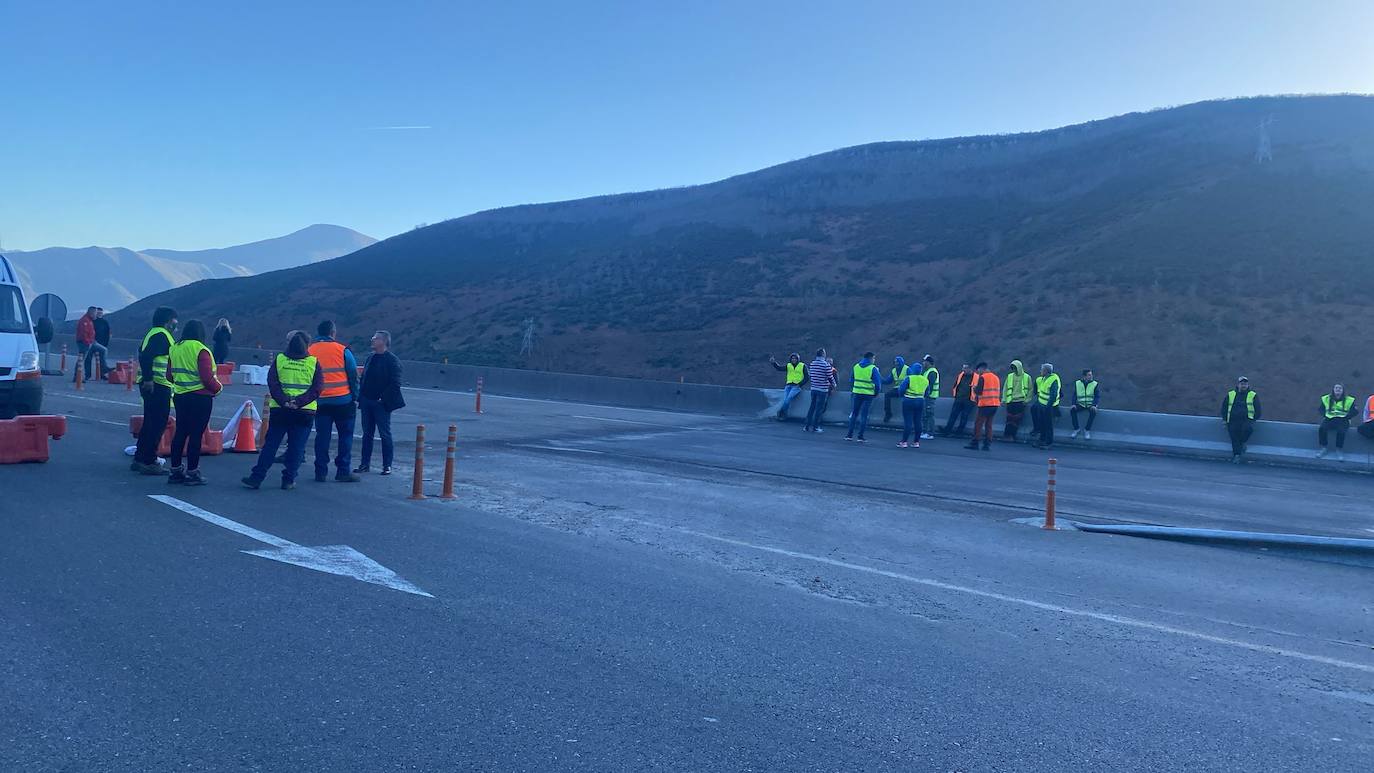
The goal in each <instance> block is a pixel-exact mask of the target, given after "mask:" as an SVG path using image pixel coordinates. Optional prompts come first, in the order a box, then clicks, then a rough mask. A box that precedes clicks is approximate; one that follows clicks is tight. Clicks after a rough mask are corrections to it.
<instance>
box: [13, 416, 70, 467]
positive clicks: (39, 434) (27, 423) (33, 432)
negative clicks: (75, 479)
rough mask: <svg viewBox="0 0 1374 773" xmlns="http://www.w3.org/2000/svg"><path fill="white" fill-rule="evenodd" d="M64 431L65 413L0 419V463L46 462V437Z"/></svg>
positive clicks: (57, 438)
mask: <svg viewBox="0 0 1374 773" xmlns="http://www.w3.org/2000/svg"><path fill="white" fill-rule="evenodd" d="M65 434H67V417H66V416H20V417H18V418H14V419H6V420H2V421H0V464H19V463H21V462H46V461H48V456H49V454H48V438H50V437H51V438H52V439H54V440H60V439H61V438H62V436H63V435H65Z"/></svg>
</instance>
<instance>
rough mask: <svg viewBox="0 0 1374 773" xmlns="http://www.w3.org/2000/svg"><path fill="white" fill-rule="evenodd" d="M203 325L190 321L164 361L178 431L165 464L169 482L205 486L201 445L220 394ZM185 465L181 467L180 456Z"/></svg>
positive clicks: (212, 356)
mask: <svg viewBox="0 0 1374 773" xmlns="http://www.w3.org/2000/svg"><path fill="white" fill-rule="evenodd" d="M205 337H206V333H205V323H204V322H201V321H200V320H198V319H193V320H191V321H189V322H187V323H186V326H185V327H183V328H182V329H181V340H179V341H177V342H176V343H174V344H172V353H171V355H170V357H169V358H168V362H167V377H168V378H169V379H171V381H172V402H173V403H174V404H175V405H176V409H177V429H176V432H175V433H173V434H172V453H171V455H170V456H168V457H167V464H168V465H170V466H171V468H172V474H171V476H170V477H168V478H167V482H168V483H181V484H184V485H187V486H204V485H205V478H204V476H202V475H201V474H200V444H201V439H202V438H203V437H204V435H205V430H206V429H207V428H208V427H209V426H210V414H211V412H212V411H213V410H214V407H215V395H217V394H219V391H220V383H219V377H218V376H217V375H216V374H215V357H214V355H213V354H212V353H211V352H210V347H208V346H206V345H205ZM183 455H185V457H186V466H185V467H182V466H181V460H182V456H183Z"/></svg>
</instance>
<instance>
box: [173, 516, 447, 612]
mask: <svg viewBox="0 0 1374 773" xmlns="http://www.w3.org/2000/svg"><path fill="white" fill-rule="evenodd" d="M148 497H149V498H150V499H156V500H157V501H159V502H161V503H162V504H164V505H171V506H172V507H175V508H176V509H178V510H180V511H182V512H183V513H187V514H188V515H194V516H195V517H197V518H199V519H201V520H202V521H208V522H210V523H213V524H214V525H216V526H219V527H220V528H223V529H228V530H229V531H234V532H238V533H239V534H242V535H243V536H245V537H248V538H250V539H254V540H257V541H258V542H261V543H264V544H267V545H271V546H272V548H273V549H272V550H244V551H242V552H244V553H247V554H248V555H250V556H261V557H263V558H270V559H272V560H273V561H281V562H282V563H284V564H295V565H296V566H303V567H305V568H306V569H314V570H315V571H317V572H327V573H328V574H337V575H340V576H342V577H352V578H353V579H355V580H362V581H363V582H370V583H372V584H373V585H381V586H384V587H387V588H391V589H392V590H398V591H401V592H403V593H413V594H415V595H416V596H424V597H425V598H431V599H432V598H434V596H432V595H430V594H428V593H425V592H424V591H422V590H420V589H419V588H417V587H415V586H414V585H411V584H410V583H408V582H406V581H405V580H403V579H401V578H400V577H399V576H398V575H397V574H396V573H395V572H393V571H391V570H390V569H388V568H386V567H385V566H382V565H381V564H379V563H377V562H376V561H373V560H372V559H370V558H368V557H367V556H365V555H363V554H362V553H359V552H358V551H356V550H354V549H353V548H351V547H349V546H347V545H323V546H321V547H305V546H304V545H297V544H296V543H294V542H292V541H290V540H284V539H282V538H281V537H277V536H274V535H271V534H268V533H267V532H265V531H258V530H257V529H254V528H253V527H251V526H244V525H243V524H241V523H238V522H237V521H231V520H229V519H228V518H225V517H224V516H222V515H215V514H214V513H212V512H210V511H209V510H202V509H201V508H199V507H196V506H195V505H193V504H191V503H190V502H183V501H181V500H180V499H177V498H176V497H169V496H167V495H166V494H149V495H148Z"/></svg>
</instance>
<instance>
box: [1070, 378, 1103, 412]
mask: <svg viewBox="0 0 1374 773" xmlns="http://www.w3.org/2000/svg"><path fill="white" fill-rule="evenodd" d="M1073 391H1074V394H1075V395H1077V397H1078V407H1080V408H1091V407H1092V404H1093V398H1094V397H1095V396H1097V380H1096V379H1094V380H1092V381H1089V382H1088V383H1086V384H1084V383H1083V379H1078V380H1077V381H1075V382H1073Z"/></svg>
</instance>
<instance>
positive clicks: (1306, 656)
mask: <svg viewBox="0 0 1374 773" xmlns="http://www.w3.org/2000/svg"><path fill="white" fill-rule="evenodd" d="M604 517H606V518H608V519H612V520H617V521H625V522H628V523H634V524H638V525H640V526H648V527H650V528H653V529H660V530H663V531H673V532H677V533H679V534H687V535H689V536H692V537H698V538H700V539H705V540H711V541H714V542H721V543H724V544H726V545H734V546H736V547H741V548H748V549H749V550H757V551H759V552H762V553H772V554H774V555H779V556H787V557H788V558H796V559H800V560H803V561H813V562H815V563H818V564H826V565H828V566H835V567H839V568H841V569H849V570H852V571H855V572H863V573H866V574H873V575H877V576H879V577H887V578H889V579H892V580H900V581H902V582H908V583H912V584H914V585H924V586H926V587H930V588H939V589H940V590H946V591H952V592H954V593H964V594H967V595H970V596H977V597H980V598H986V599H993V600H995V601H1002V602H1006V603H1008V604H1017V605H1020V606H1024V607H1030V608H1031V609H1038V610H1041V611H1043V612H1057V613H1059V614H1063V615H1072V616H1074V617H1084V618H1088V619H1091V620H1098V621H1101V622H1104V623H1114V624H1116V625H1123V626H1128V627H1130V628H1139V629H1142V630H1147V631H1154V632H1156V633H1167V634H1173V635H1175V636H1185V637H1188V638H1190V639H1197V640H1199V641H1205V642H1210V643H1212V644H1224V645H1226V646H1229V647H1238V648H1240V649H1244V650H1250V651H1251V652H1262V653H1264V654H1267V655H1279V656H1282V657H1285V658H1293V659H1295V660H1305V661H1308V662H1310V663H1321V664H1322V665H1326V666H1336V667H1338V668H1347V669H1351V670H1353V671H1362V672H1364V673H1368V674H1374V666H1371V665H1366V664H1364V663H1352V662H1350V661H1346V660H1339V659H1337V658H1329V657H1326V656H1324V655H1313V654H1310V653H1307V652H1299V651H1297V650H1291V649H1287V648H1285V647H1275V646H1272V645H1269V644H1256V643H1254V642H1248V641H1241V640H1240V639H1228V638H1226V637H1224V636H1216V635H1213V634H1210V633H1203V632H1202V631H1194V630H1190V629H1187V628H1179V627H1177V626H1172V625H1163V624H1160V623H1153V622H1150V621H1149V620H1140V619H1138V618H1134V617H1125V616H1123V615H1113V614H1110V613H1107V612H1094V611H1092V610H1088V609H1075V608H1073V607H1066V606H1061V605H1059V604H1047V603H1045V602H1043V601H1035V600H1034V599H1028V598H1022V597H1020V596H1011V595H1008V594H1005V593H997V592H995V591H987V590H980V589H978V588H970V587H968V586H966V585H955V584H954V583H948V582H944V581H943V580H935V579H932V578H929V577H915V576H913V575H909V574H902V573H901V572H892V571H888V570H886V569H877V568H874V567H871V566H864V565H863V564H854V563H850V562H848V561H840V560H838V559H834V558H826V557H825V556H816V555H812V554H810V553H802V552H800V551H796V550H787V549H786V548H778V547H773V546H771V545H757V544H755V543H753V542H746V541H744V540H738V539H733V538H731V537H721V536H719V535H716V534H707V533H705V532H700V531H693V530H691V529H683V528H679V527H676V526H665V525H663V524H660V523H653V522H652V521H644V520H640V519H638V518H630V517H628V516H623V515H607V516H604Z"/></svg>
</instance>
